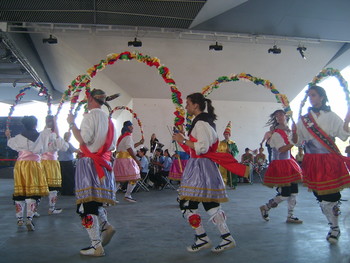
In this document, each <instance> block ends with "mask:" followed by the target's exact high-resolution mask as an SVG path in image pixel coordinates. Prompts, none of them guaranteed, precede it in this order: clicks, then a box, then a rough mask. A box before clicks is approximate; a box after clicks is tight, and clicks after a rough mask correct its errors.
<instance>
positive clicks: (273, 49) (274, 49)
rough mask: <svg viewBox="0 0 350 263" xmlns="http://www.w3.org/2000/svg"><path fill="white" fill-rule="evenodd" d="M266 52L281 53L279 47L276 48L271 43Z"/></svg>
mask: <svg viewBox="0 0 350 263" xmlns="http://www.w3.org/2000/svg"><path fill="white" fill-rule="evenodd" d="M268 52H269V53H272V54H281V49H280V48H278V47H277V46H276V45H273V47H272V48H269V50H268Z"/></svg>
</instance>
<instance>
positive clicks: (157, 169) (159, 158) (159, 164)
mask: <svg viewBox="0 0 350 263" xmlns="http://www.w3.org/2000/svg"><path fill="white" fill-rule="evenodd" d="M163 163H164V157H163V151H162V149H160V148H157V149H156V150H155V152H154V156H153V158H152V160H151V166H152V173H150V174H149V179H150V180H151V181H152V182H153V183H154V188H155V189H161V186H162V184H164V183H165V182H164V178H163V177H162V174H161V172H162V168H163Z"/></svg>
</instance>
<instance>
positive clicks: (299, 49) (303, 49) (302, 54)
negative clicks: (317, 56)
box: [297, 46, 306, 59]
mask: <svg viewBox="0 0 350 263" xmlns="http://www.w3.org/2000/svg"><path fill="white" fill-rule="evenodd" d="M297 50H298V51H299V53H300V56H301V57H302V58H303V59H306V57H305V53H304V52H305V51H306V47H302V46H299V47H297Z"/></svg>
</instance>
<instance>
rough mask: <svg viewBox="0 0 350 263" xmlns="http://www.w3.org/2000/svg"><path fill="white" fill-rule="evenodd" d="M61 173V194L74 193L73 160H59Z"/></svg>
mask: <svg viewBox="0 0 350 263" xmlns="http://www.w3.org/2000/svg"><path fill="white" fill-rule="evenodd" d="M60 165H61V175H62V187H61V194H62V195H74V194H75V192H74V191H75V190H74V188H75V182H74V177H75V167H74V165H73V161H60Z"/></svg>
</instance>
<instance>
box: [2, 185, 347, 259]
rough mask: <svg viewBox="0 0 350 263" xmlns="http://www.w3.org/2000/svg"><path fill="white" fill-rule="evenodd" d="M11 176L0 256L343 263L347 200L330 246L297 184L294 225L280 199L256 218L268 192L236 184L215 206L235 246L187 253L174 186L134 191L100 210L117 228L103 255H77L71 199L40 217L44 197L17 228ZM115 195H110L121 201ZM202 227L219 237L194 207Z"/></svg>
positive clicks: (79, 235) (81, 236)
mask: <svg viewBox="0 0 350 263" xmlns="http://www.w3.org/2000/svg"><path fill="white" fill-rule="evenodd" d="M12 189H13V180H12V179H6V178H5V179H4V178H0V207H1V214H0V222H1V229H2V230H1V234H0V248H1V252H0V262H19V261H23V262H28V263H29V262H35V263H41V262H64V263H70V262H118V263H124V262H125V263H131V262H140V263H141V262H142V263H148V262H169V263H175V262H178V263H186V262H191V263H196V262H198V263H206V262H211V263H216V262H237V263H239V262H244V263H250V262H261V263H264V262H269V263H282V262H283V263H289V262H293V263H297V262H308V263H309V262H310V263H312V262H317V263H324V262H332V263H334V262H341V263H345V262H350V249H349V248H350V237H349V234H350V209H349V207H350V204H349V202H346V201H344V202H343V203H342V206H341V210H342V215H341V217H340V228H341V231H342V236H341V237H340V241H339V242H338V244H337V245H330V244H328V242H327V241H326V239H325V237H326V234H327V231H328V226H327V223H326V219H325V217H324V216H323V215H322V214H321V211H320V208H319V206H318V204H317V203H316V201H315V199H314V197H313V195H312V194H311V193H309V192H307V190H306V188H304V187H300V194H299V197H298V205H297V208H296V211H295V214H296V216H298V217H299V218H301V219H303V220H304V223H303V224H301V225H290V224H286V223H285V219H286V214H287V206H286V203H282V204H281V205H280V206H279V207H277V208H276V209H274V210H272V211H271V213H270V218H271V219H270V221H269V222H265V221H263V220H262V218H261V216H260V211H259V206H260V205H262V204H263V203H264V202H266V201H267V200H268V199H269V198H271V197H273V195H274V193H275V191H274V190H272V189H269V188H267V187H264V186H262V185H261V184H260V183H255V184H253V185H249V184H239V186H238V189H236V190H228V195H229V197H230V200H231V201H230V202H228V203H224V204H223V209H224V210H225V212H226V215H227V218H228V221H227V222H228V225H229V227H230V229H231V232H232V234H233V236H234V238H235V239H236V241H237V247H236V248H234V249H232V250H228V251H225V252H223V253H221V254H213V253H212V252H210V250H204V251H200V252H198V253H193V254H192V253H189V252H187V251H186V250H185V247H186V246H187V245H190V244H192V241H193V235H194V233H193V230H192V229H191V228H190V227H189V226H188V224H187V223H186V221H185V220H184V219H183V218H182V216H181V213H180V212H179V210H178V206H177V202H176V196H177V192H176V191H174V190H171V189H165V190H163V191H153V190H152V191H151V192H138V193H136V194H134V197H135V198H136V199H137V200H138V202H137V203H127V202H125V201H120V203H119V204H118V205H117V206H115V207H110V208H108V213H109V220H110V222H111V223H112V224H113V225H114V226H115V228H116V230H117V233H116V235H115V236H114V238H113V239H112V241H111V243H110V244H109V245H108V246H106V247H105V252H106V256H105V257H103V258H89V257H83V256H80V255H79V250H80V249H81V248H83V247H86V246H88V245H89V239H88V236H87V233H86V231H85V230H84V229H83V228H82V226H81V224H80V219H79V217H78V216H77V215H76V214H75V199H74V197H70V196H62V197H60V199H59V201H58V206H59V207H62V208H63V209H64V211H63V212H62V214H59V215H50V216H49V215H48V214H47V208H48V200H47V198H44V199H43V200H42V203H41V205H40V207H39V213H40V214H41V217H40V218H37V219H35V226H36V230H35V231H34V232H27V231H26V228H25V227H17V225H16V218H15V211H14V210H15V208H14V206H13V203H12V201H11V195H12ZM342 193H343V199H349V196H350V190H348V189H347V190H344V191H343V192H342ZM122 197H123V195H122V194H121V193H119V194H118V199H119V200H122ZM200 211H201V212H202V215H203V221H204V226H205V228H206V230H207V233H208V235H209V237H210V238H211V240H212V242H213V243H214V244H215V245H216V244H217V243H219V241H220V239H219V234H218V231H217V229H216V227H214V226H213V225H212V223H211V222H208V219H209V217H208V215H207V214H206V213H204V210H203V208H202V207H201V208H200Z"/></svg>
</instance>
